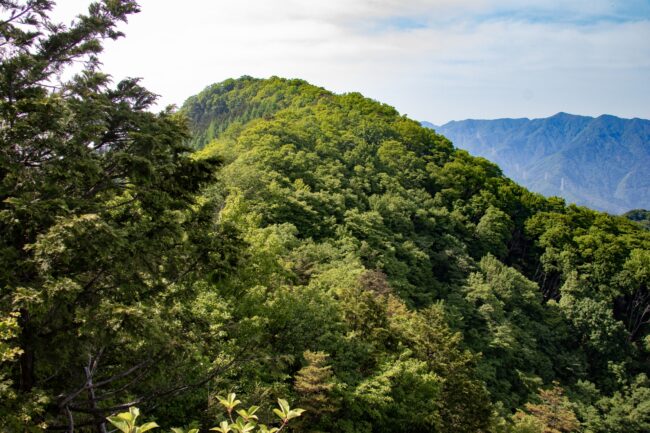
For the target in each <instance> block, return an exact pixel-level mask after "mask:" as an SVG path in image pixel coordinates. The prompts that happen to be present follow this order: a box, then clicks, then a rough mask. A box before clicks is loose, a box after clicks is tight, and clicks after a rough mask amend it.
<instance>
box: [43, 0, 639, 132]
mask: <svg viewBox="0 0 650 433" xmlns="http://www.w3.org/2000/svg"><path fill="white" fill-rule="evenodd" d="M88 3H89V1H87V0H59V1H58V5H57V7H56V9H55V16H56V17H57V18H59V19H60V20H61V21H63V22H69V21H70V20H71V19H72V18H73V17H74V16H75V15H76V14H77V13H80V12H82V11H83V10H85V5H87V4H88ZM139 4H140V6H141V12H140V13H139V14H137V15H134V16H132V17H131V18H130V19H129V22H128V24H127V25H124V26H121V28H122V30H123V31H124V32H125V33H126V37H125V38H123V39H120V40H118V41H116V42H110V43H108V44H107V45H106V50H105V52H104V54H103V55H102V57H101V58H102V60H103V63H104V70H105V72H108V73H110V74H111V75H112V76H113V77H114V78H115V79H116V80H118V79H120V78H124V77H127V76H129V77H141V78H142V79H143V83H144V85H145V86H146V87H147V88H148V89H150V90H152V91H154V92H155V93H157V94H159V95H160V99H159V107H160V108H162V107H164V106H166V105H168V104H177V105H181V104H182V103H183V101H184V100H185V99H186V98H187V97H189V96H191V95H194V94H196V93H198V92H200V91H201V90H202V89H203V88H205V87H206V86H208V85H210V84H212V83H216V82H220V81H223V80H225V79H227V78H237V77H240V76H242V75H250V76H254V77H261V78H265V77H270V76H273V75H277V76H280V77H286V78H302V79H305V80H307V81H309V82H311V83H312V84H315V85H318V86H322V87H325V88H327V89H328V90H331V91H334V92H336V93H344V92H361V93H362V94H364V95H365V96H368V97H371V98H373V99H376V100H379V101H381V102H385V103H387V104H390V105H392V106H394V107H396V108H397V109H398V110H399V111H400V112H401V113H402V114H406V115H408V116H409V117H411V118H413V119H417V120H427V121H430V122H433V123H434V124H437V125H441V124H443V123H445V122H447V121H450V120H461V119H467V118H474V119H494V118H502V117H529V118H538V117H547V116H550V115H553V114H555V113H557V112H560V111H563V112H568V113H573V114H582V115H590V116H598V115H600V114H613V115H617V116H620V117H626V118H632V117H640V118H646V119H650V0H615V1H610V0H563V1H562V0H183V1H182V2H178V1H171V0H141V1H140V2H139Z"/></svg>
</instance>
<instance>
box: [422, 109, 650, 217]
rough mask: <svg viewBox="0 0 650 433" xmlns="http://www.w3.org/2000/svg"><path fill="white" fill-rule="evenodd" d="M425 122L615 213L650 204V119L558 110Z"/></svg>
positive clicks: (532, 185)
mask: <svg viewBox="0 0 650 433" xmlns="http://www.w3.org/2000/svg"><path fill="white" fill-rule="evenodd" d="M422 125H423V126H427V127H433V128H434V129H435V130H436V131H437V132H439V133H441V134H443V135H445V136H446V137H447V138H449V139H450V140H451V141H452V142H453V143H454V145H455V146H456V147H459V148H461V149H465V150H467V151H468V152H470V153H471V154H472V155H476V156H482V157H484V158H486V159H489V160H491V161H493V162H495V163H496V164H498V165H499V166H500V167H501V169H502V170H503V172H504V173H505V174H506V175H507V176H509V177H510V178H512V179H513V180H515V181H516V182H518V183H520V184H522V185H524V186H526V187H527V188H529V189H531V190H533V191H536V192H539V193H542V194H544V195H547V196H551V195H556V196H560V197H564V198H565V199H566V200H567V201H568V202H571V203H577V204H580V205H584V206H588V207H591V208H593V209H598V210H603V211H606V212H610V213H615V214H620V213H623V212H626V211H628V210H630V209H639V208H645V209H648V208H650V120H643V119H621V118H619V117H615V116H610V115H603V116H599V117H596V118H594V117H587V116H576V115H571V114H567V113H558V114H556V115H554V116H551V117H548V118H544V119H532V120H531V119H526V118H524V119H496V120H462V121H452V122H449V123H447V124H445V125H442V126H439V127H436V126H435V125H432V124H431V123H429V122H422Z"/></svg>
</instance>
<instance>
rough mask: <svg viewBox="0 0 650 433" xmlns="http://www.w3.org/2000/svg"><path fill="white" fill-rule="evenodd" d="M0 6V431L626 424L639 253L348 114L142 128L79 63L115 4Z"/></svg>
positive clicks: (262, 85)
mask: <svg viewBox="0 0 650 433" xmlns="http://www.w3.org/2000/svg"><path fill="white" fill-rule="evenodd" d="M2 7H3V11H5V12H6V15H7V16H6V17H4V18H6V19H5V20H4V21H3V24H2V26H0V31H2V35H3V36H4V37H5V39H6V41H7V42H6V44H7V48H6V49H2V50H0V54H2V56H3V57H2V60H3V61H2V63H1V64H0V101H1V104H2V105H1V107H0V108H1V110H0V116H1V122H0V126H1V129H0V149H1V153H0V175H1V176H2V178H1V179H2V182H1V183H0V234H1V235H0V242H1V243H0V257H1V258H2V260H0V361H1V364H0V431H2V432H5V431H7V432H11V433H13V432H38V431H43V430H48V431H67V432H104V431H109V429H108V428H107V417H111V416H115V415H116V414H119V416H117V417H112V418H109V421H110V422H111V423H112V424H113V425H114V426H115V427H117V428H118V429H120V431H123V432H127V433H137V432H145V431H148V430H150V429H153V428H155V427H156V424H151V423H147V424H142V425H140V420H142V419H144V420H145V421H151V420H155V422H156V423H157V424H160V425H161V426H164V428H161V429H160V430H155V431H169V428H170V427H172V426H183V427H182V428H180V427H179V428H178V429H174V432H175V433H179V432H188V433H189V432H193V433H197V432H199V431H200V432H202V433H204V432H208V431H210V429H212V431H220V432H222V433H225V432H230V431H235V432H238V433H241V432H253V431H254V432H256V433H263V432H278V431H280V430H279V429H282V431H287V432H289V431H293V432H302V433H310V432H313V433H316V432H344V433H375V432H377V433H389V432H391V433H395V432H396V433H400V432H403V433H407V432H408V433H419V432H422V433H425V432H426V433H429V432H440V433H443V432H445V433H447V432H460V433H463V432H466V433H476V432H491V433H549V432H552V433H557V432H562V433H568V432H582V433H644V432H647V431H649V430H650V404H649V402H650V381H649V379H648V374H650V371H649V370H650V291H649V286H650V272H649V270H650V231H648V230H645V229H643V228H642V227H641V226H640V225H639V224H637V223H635V222H633V221H629V220H628V219H626V218H624V217H616V216H611V215H608V214H604V213H599V212H596V211H593V210H590V209H587V208H583V207H577V206H574V205H569V206H567V205H566V204H565V203H564V202H563V201H562V200H561V199H558V198H551V199H547V198H544V197H543V196H541V195H539V194H536V193H532V192H530V191H528V190H526V189H525V188H523V187H521V186H519V185H517V184H516V183H514V182H513V181H512V180H510V179H509V178H507V177H505V176H503V174H502V173H501V170H500V169H499V168H498V167H497V166H496V165H494V164H493V163H490V162H489V161H487V160H486V159H483V158H477V157H472V156H470V155H469V153H467V152H466V151H463V150H458V149H456V148H454V147H453V146H452V144H451V142H450V141H449V140H448V139H446V138H445V137H443V136H441V135H438V134H437V133H435V132H434V131H433V130H431V129H428V128H424V127H422V126H421V125H420V124H419V123H418V122H416V121H413V120H411V119H408V118H407V117H405V116H402V115H400V114H399V113H398V112H397V111H396V110H395V109H394V108H392V107H390V106H387V105H385V104H381V103H379V102H376V101H373V100H370V99H367V98H365V97H363V96H362V95H360V94H358V93H350V94H345V95H337V94H334V93H332V92H329V91H327V90H325V89H322V88H319V87H316V86H312V85H310V84H308V83H307V82H305V81H301V80H285V79H281V78H271V79H266V80H262V79H253V78H250V77H244V78H241V79H237V80H228V81H225V82H223V83H218V84H215V85H213V86H210V87H208V88H207V89H206V90H205V91H203V92H202V93H201V94H199V95H197V96H195V97H192V98H190V99H189V100H188V102H187V103H186V104H185V105H184V106H183V107H182V109H181V110H180V111H179V112H173V111H169V110H168V111H165V112H162V113H158V114H154V113H151V112H150V111H149V108H150V106H151V104H152V103H153V102H154V100H155V97H154V95H153V94H151V93H150V92H148V91H147V90H146V89H144V88H143V87H141V86H140V85H139V84H138V82H137V80H132V79H128V80H125V81H122V82H119V83H116V84H112V83H111V82H110V80H109V77H108V76H107V75H106V74H104V73H102V72H101V71H100V69H99V68H100V64H99V63H98V58H97V55H98V54H99V52H100V51H101V41H102V40H104V39H106V38H118V37H119V36H120V33H119V32H118V31H117V30H116V25H117V24H118V23H119V22H121V21H125V20H126V18H127V16H128V15H130V14H131V13H134V12H136V11H137V4H135V3H134V2H132V1H126V0H117V1H116V0H111V1H106V2H101V3H98V4H94V5H93V6H91V8H90V9H89V11H88V14H87V15H85V16H83V17H81V18H79V19H78V20H77V21H76V22H75V23H73V24H72V26H71V27H70V28H66V27H61V26H56V25H53V23H51V22H50V21H49V19H48V14H49V10H50V8H51V2H48V1H44V0H38V1H34V2H29V3H28V4H23V3H20V2H16V3H11V2H5V3H2ZM9 48H11V49H9ZM71 64H74V65H75V68H77V67H78V66H76V65H85V69H84V70H83V71H81V72H80V73H79V74H77V75H75V76H73V77H72V78H70V80H68V81H65V82H62V83H58V82H57V80H58V79H60V78H61V77H65V76H66V74H60V73H61V72H62V71H65V70H66V68H68V67H69V66H70V65H71ZM57 83H58V84H57ZM55 84H56V85H55ZM186 117H187V118H186ZM188 123H189V125H188ZM188 127H189V128H188ZM190 130H191V131H193V132H194V135H193V136H191V135H190ZM208 130H211V132H209V133H208ZM192 137H194V138H192ZM197 137H199V138H197ZM200 137H203V138H200ZM208 137H211V139H210V140H209V139H208ZM208 140H209V141H208ZM206 141H207V144H205V145H202V143H205V142H206ZM187 143H194V144H195V146H196V147H197V148H200V150H197V151H192V148H191V147H189V146H187ZM235 393H236V395H235ZM238 399H241V400H242V401H245V402H247V403H249V404H251V405H253V406H251V407H249V408H248V409H243V406H242V405H239V406H238V404H239V401H238ZM277 399H280V400H278V402H279V404H280V408H279V409H275V410H273V408H272V407H271V406H272V402H274V401H276V400H277ZM285 399H286V400H285ZM289 404H291V406H292V407H299V408H302V409H305V410H306V411H305V412H304V413H302V414H301V413H300V411H296V410H295V409H294V410H293V411H292V410H291V409H290V408H289ZM136 406H137V407H139V408H140V409H141V410H142V415H140V416H141V418H139V419H137V420H135V417H136V415H139V412H138V411H137V410H136V409H135V407H136ZM222 406H223V407H225V408H226V413H224V412H223V410H221V409H220V407H222ZM125 410H129V411H130V412H129V413H126V412H124V411H125ZM298 415H301V416H298ZM278 419H279V421H278ZM274 420H276V421H275V422H274ZM134 422H135V423H137V424H138V425H139V426H140V427H138V428H136V427H135V426H134V425H133V424H134ZM258 423H259V424H258ZM267 425H268V426H269V427H267ZM271 425H275V426H276V427H271ZM215 426H219V427H216V428H215Z"/></svg>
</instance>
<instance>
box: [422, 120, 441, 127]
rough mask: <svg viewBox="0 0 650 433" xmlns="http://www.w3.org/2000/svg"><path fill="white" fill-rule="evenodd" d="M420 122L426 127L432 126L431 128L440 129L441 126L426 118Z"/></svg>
mask: <svg viewBox="0 0 650 433" xmlns="http://www.w3.org/2000/svg"><path fill="white" fill-rule="evenodd" d="M420 124H421V125H422V126H424V127H425V128H431V129H438V128H439V126H438V125H434V124H433V123H431V122H427V121H426V120H423V121H421V122H420Z"/></svg>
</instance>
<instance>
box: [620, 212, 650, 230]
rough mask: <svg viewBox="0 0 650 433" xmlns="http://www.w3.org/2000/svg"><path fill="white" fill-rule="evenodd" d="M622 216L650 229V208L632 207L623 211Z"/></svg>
mask: <svg viewBox="0 0 650 433" xmlns="http://www.w3.org/2000/svg"><path fill="white" fill-rule="evenodd" d="M623 216H624V217H626V218H627V219H629V220H631V221H636V222H637V223H639V224H641V225H642V226H643V227H645V228H647V229H648V230H650V210H645V209H633V210H631V211H628V212H625V214H623Z"/></svg>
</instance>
